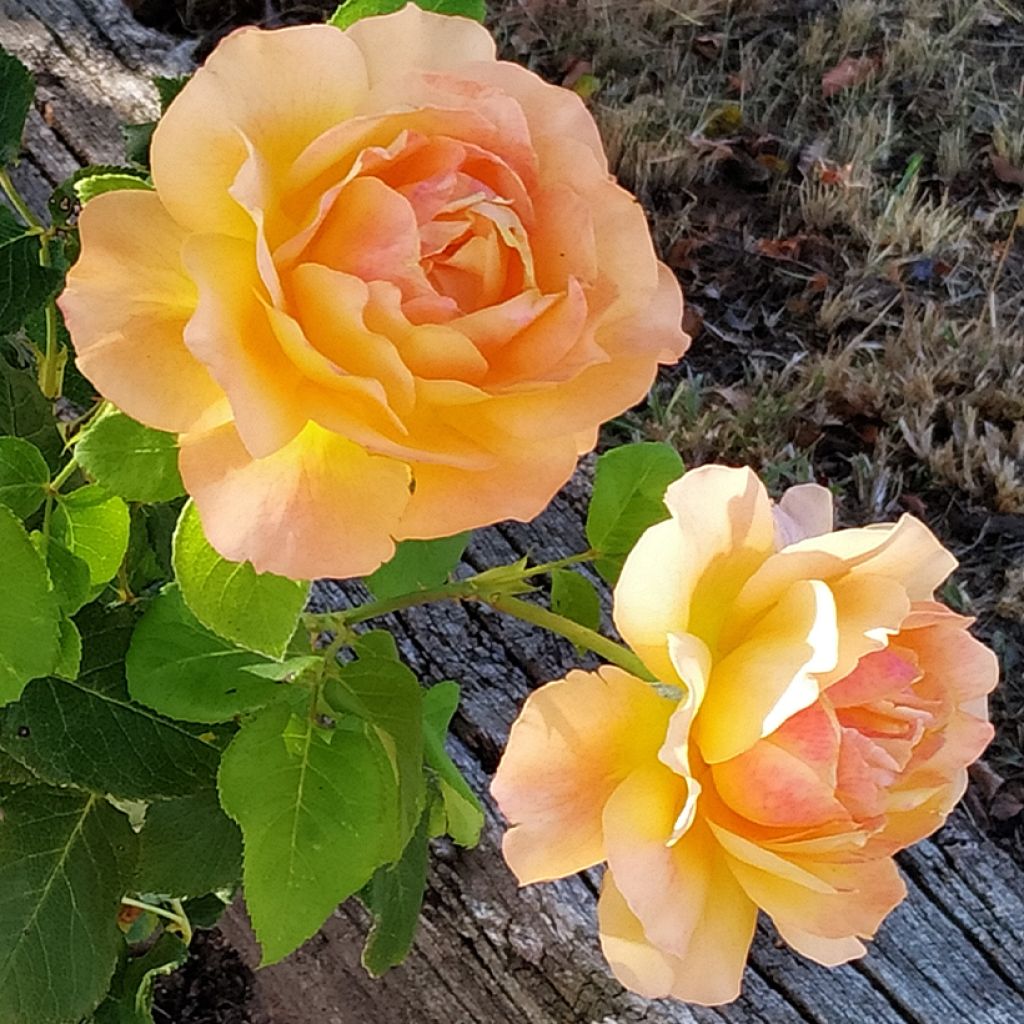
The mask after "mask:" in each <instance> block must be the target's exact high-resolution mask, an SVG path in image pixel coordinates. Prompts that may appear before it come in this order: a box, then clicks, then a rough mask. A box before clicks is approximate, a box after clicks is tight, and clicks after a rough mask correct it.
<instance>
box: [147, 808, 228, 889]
mask: <svg viewBox="0 0 1024 1024" xmlns="http://www.w3.org/2000/svg"><path fill="white" fill-rule="evenodd" d="M241 875H242V833H241V832H239V830H238V826H237V825H236V824H235V823H234V822H233V821H232V820H231V819H230V818H229V817H228V816H227V815H226V814H225V813H224V812H223V811H222V810H221V806H220V803H219V802H218V800H217V794H216V792H214V791H213V790H205V791H203V792H202V793H195V794H194V795H192V796H185V797H180V798H179V799H177V800H161V801H160V802H159V803H155V804H151V805H150V807H149V809H148V810H147V811H146V821H145V824H144V825H143V826H142V831H141V832H140V833H139V863H138V867H137V869H136V873H135V882H134V887H135V888H136V889H137V890H138V891H139V892H155V893H162V894H164V895H166V896H174V897H179V898H180V897H183V896H202V895H204V894H205V893H208V892H212V891H213V890H214V889H225V888H228V887H229V886H233V885H236V884H237V883H238V881H239V879H240V878H241Z"/></svg>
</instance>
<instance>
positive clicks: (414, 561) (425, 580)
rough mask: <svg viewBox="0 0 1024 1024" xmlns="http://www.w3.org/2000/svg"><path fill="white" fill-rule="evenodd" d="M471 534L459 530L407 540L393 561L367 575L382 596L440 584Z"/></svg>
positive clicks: (379, 597)
mask: <svg viewBox="0 0 1024 1024" xmlns="http://www.w3.org/2000/svg"><path fill="white" fill-rule="evenodd" d="M469 538H470V534H469V533H459V534H456V535H455V536H454V537H443V538H441V539H440V540H404V541H402V543H401V544H399V545H398V547H397V549H396V550H395V554H394V557H392V559H391V561H390V562H385V563H384V565H382V566H381V567H380V568H379V569H378V570H377V571H376V572H375V573H373V574H372V575H370V576H367V577H366V585H367V587H369V588H370V592H371V593H372V594H373V596H374V597H376V598H378V599H380V600H386V599H387V598H389V597H401V596H402V595H403V594H412V593H414V592H415V591H417V590H430V589H431V588H433V587H438V586H440V585H441V584H442V583H444V582H445V581H446V580H447V579H448V576H449V574H450V573H451V571H452V570H453V569H454V568H455V567H456V566H457V565H458V564H459V559H460V558H461V557H462V553H463V551H465V550H466V545H467V544H468V543H469Z"/></svg>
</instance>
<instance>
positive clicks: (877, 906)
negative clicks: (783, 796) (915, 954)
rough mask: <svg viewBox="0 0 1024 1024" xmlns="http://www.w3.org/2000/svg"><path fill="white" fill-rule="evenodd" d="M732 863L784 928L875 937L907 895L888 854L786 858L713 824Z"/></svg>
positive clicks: (833, 936) (750, 891)
mask: <svg viewBox="0 0 1024 1024" xmlns="http://www.w3.org/2000/svg"><path fill="white" fill-rule="evenodd" d="M712 830H713V832H714V834H715V836H716V838H717V839H718V841H719V842H720V843H722V844H723V846H724V847H725V849H726V850H727V852H728V854H729V857H730V860H729V867H730V869H731V870H732V873H733V874H734V875H735V877H736V879H737V881H738V882H739V884H740V885H741V886H742V887H743V889H744V891H745V892H746V893H747V895H748V896H749V897H750V898H751V899H752V900H753V901H754V902H755V903H756V904H757V905H758V906H759V907H760V908H761V909H762V910H764V911H765V912H766V913H767V914H768V915H769V916H770V917H771V918H772V920H775V921H780V922H782V926H783V927H784V928H795V929H797V930H799V931H801V932H807V933H810V934H812V935H818V936H821V937H822V938H826V939H842V938H849V937H851V936H855V937H860V938H871V937H872V936H873V935H874V933H875V931H876V930H877V928H878V926H879V924H880V923H881V922H882V920H883V919H884V918H885V916H886V915H887V914H888V913H889V912H890V911H891V910H892V909H893V908H894V907H895V906H896V905H897V904H898V903H899V902H900V901H901V900H902V899H903V897H904V896H905V895H906V887H905V886H904V884H903V881H902V879H901V878H900V876H899V872H898V871H897V870H896V865H895V864H894V863H893V862H892V860H890V859H888V858H883V859H878V860H851V861H846V862H843V861H835V860H828V861H825V860H815V859H811V858H799V859H798V858H784V857H780V856H778V855H777V854H773V853H770V852H769V851H768V850H767V849H765V848H764V847H761V846H758V845H757V844H755V843H752V842H749V841H747V840H745V839H742V838H741V837H739V836H737V835H735V834H732V833H730V832H729V831H728V830H726V829H722V828H720V827H718V826H715V825H713V826H712Z"/></svg>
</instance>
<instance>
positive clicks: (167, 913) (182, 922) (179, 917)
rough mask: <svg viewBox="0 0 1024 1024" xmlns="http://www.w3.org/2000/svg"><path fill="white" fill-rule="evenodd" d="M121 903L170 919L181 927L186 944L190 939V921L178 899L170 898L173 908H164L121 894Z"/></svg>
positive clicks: (166, 919)
mask: <svg viewBox="0 0 1024 1024" xmlns="http://www.w3.org/2000/svg"><path fill="white" fill-rule="evenodd" d="M121 903H122V904H123V905H124V906H126V907H135V908H136V909H137V910H144V911H145V912H146V913H147V914H155V915H156V916H157V917H162V918H163V919H164V920H165V921H172V922H173V923H174V924H176V925H177V926H178V927H179V928H180V929H181V935H182V938H185V936H188V941H187V942H186V943H185V945H188V943H189V942H191V941H192V923H191V922H190V921H189V919H188V915H187V914H186V913H185V910H184V908H183V907H182V906H181V901H180V900H171V901H170V904H171V906H172V907H174V908H175V909H174V910H164V908H163V907H155V906H153V904H152V903H143V902H142V900H136V899H132V897H131V896H122V897H121Z"/></svg>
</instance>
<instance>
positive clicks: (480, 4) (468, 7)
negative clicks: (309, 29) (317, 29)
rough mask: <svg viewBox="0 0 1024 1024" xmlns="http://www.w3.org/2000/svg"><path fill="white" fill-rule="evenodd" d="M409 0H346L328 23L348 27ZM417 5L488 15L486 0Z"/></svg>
mask: <svg viewBox="0 0 1024 1024" xmlns="http://www.w3.org/2000/svg"><path fill="white" fill-rule="evenodd" d="M408 2H409V0H345V3H343V4H342V5H341V6H340V7H339V8H338V9H337V10H336V11H335V12H334V14H333V15H331V17H330V18H329V19H328V21H327V24H328V25H334V26H335V28H348V27H349V25H354V24H355V23H356V22H357V21H359V20H360V19H361V18H372V17H374V16H375V15H378V14H391V13H392V12H393V11H400V10H401V9H402V8H403V7H405V5H406V4H407V3H408ZM415 2H416V4H417V6H419V7H422V8H423V10H425V11H436V12H437V13H438V14H454V15H459V16H461V17H463V18H472V19H473V20H474V21H483V20H484V18H486V17H487V4H486V3H485V2H484V0H415Z"/></svg>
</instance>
